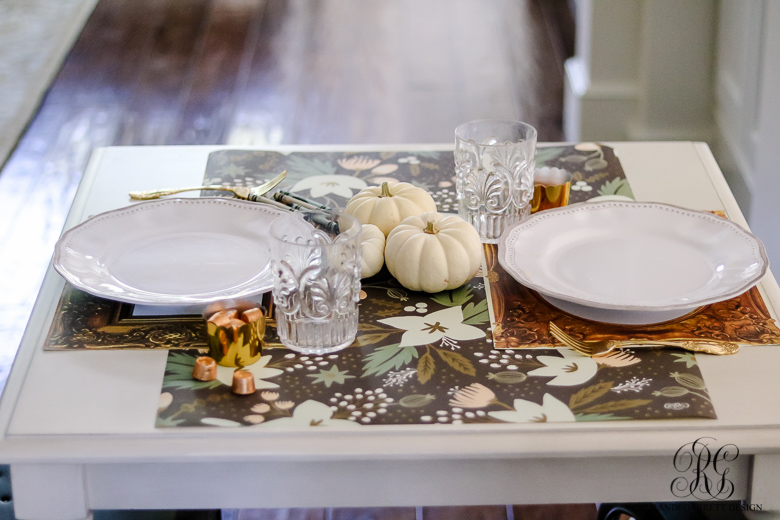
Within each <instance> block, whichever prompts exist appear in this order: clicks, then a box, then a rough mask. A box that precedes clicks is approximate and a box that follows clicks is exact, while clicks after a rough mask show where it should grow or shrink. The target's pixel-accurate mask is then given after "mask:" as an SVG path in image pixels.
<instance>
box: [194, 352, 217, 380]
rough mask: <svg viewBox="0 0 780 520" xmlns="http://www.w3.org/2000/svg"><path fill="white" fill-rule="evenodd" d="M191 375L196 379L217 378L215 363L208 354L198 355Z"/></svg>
mask: <svg viewBox="0 0 780 520" xmlns="http://www.w3.org/2000/svg"><path fill="white" fill-rule="evenodd" d="M192 377H194V378H195V379H197V380H198V381H214V380H215V379H216V378H217V363H216V362H215V361H214V360H213V359H212V358H210V357H208V356H200V357H199V358H198V359H196V360H195V366H194V367H193V368H192Z"/></svg>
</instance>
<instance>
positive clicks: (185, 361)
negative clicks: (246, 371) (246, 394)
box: [162, 352, 222, 390]
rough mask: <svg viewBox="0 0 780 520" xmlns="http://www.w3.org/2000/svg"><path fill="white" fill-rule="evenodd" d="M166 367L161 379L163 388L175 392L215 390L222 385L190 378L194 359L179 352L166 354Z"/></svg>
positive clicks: (217, 382) (216, 382)
mask: <svg viewBox="0 0 780 520" xmlns="http://www.w3.org/2000/svg"><path fill="white" fill-rule="evenodd" d="M168 356H169V357H168V367H167V369H166V372H165V376H164V377H163V385H162V386H163V388H173V389H176V390H198V389H201V388H216V387H218V386H220V385H221V384H222V383H220V382H219V381H217V380H216V379H215V380H214V381H198V380H196V379H193V378H192V369H193V367H194V366H195V358H194V357H192V356H189V355H187V354H183V353H181V352H169V353H168Z"/></svg>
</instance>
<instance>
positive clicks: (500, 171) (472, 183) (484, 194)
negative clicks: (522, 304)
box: [455, 119, 536, 244]
mask: <svg viewBox="0 0 780 520" xmlns="http://www.w3.org/2000/svg"><path fill="white" fill-rule="evenodd" d="M535 153H536V129H535V128H534V127H532V126H531V125H528V124H526V123H521V122H519V121H502V120H491V119H483V120H479V121H470V122H468V123H463V124H462V125H460V126H458V128H456V129H455V180H456V183H455V184H456V188H457V193H458V214H459V215H460V216H461V218H463V219H465V220H466V221H468V222H470V223H471V224H472V225H473V226H474V227H475V228H476V230H477V232H479V236H480V237H481V238H482V241H483V242H488V243H493V244H495V243H497V242H498V239H499V237H500V236H501V234H502V233H503V232H504V230H506V229H507V228H509V227H510V226H511V225H512V224H515V223H516V222H520V221H522V220H523V219H525V218H526V217H528V216H529V215H530V214H531V205H530V202H531V199H532V198H533V195H534V166H535V161H534V155H535Z"/></svg>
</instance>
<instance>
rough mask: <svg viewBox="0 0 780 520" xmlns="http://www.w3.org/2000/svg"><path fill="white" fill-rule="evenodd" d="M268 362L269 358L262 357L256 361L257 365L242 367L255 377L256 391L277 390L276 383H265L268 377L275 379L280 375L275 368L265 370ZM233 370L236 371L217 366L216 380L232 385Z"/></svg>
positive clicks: (231, 368)
mask: <svg viewBox="0 0 780 520" xmlns="http://www.w3.org/2000/svg"><path fill="white" fill-rule="evenodd" d="M269 361H271V356H262V357H261V358H260V359H258V360H257V363H254V364H252V365H249V366H248V367H244V370H248V371H250V372H252V375H254V376H255V388H256V389H258V390H262V389H265V388H279V385H277V384H276V383H271V382H270V381H265V379H267V378H269V377H276V376H278V375H279V374H281V373H282V371H281V370H279V369H277V368H266V365H267V364H268V362H269ZM235 370H236V369H235V368H233V367H223V366H221V365H217V379H218V380H219V381H220V382H221V383H222V384H225V385H228V386H230V385H232V384H233V372H235Z"/></svg>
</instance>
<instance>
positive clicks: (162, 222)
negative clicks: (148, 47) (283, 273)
mask: <svg viewBox="0 0 780 520" xmlns="http://www.w3.org/2000/svg"><path fill="white" fill-rule="evenodd" d="M285 213H286V212H285V211H283V210H280V209H277V208H274V207H271V206H268V205H264V204H258V203H256V202H246V201H242V200H236V199H227V198H217V197H214V198H192V199H165V200H155V201H150V202H141V203H138V204H134V205H132V206H128V207H125V208H121V209H117V210H113V211H108V212H106V213H101V214H100V215H96V216H94V217H92V218H90V219H88V220H87V221H85V222H83V223H82V224H79V225H78V226H75V227H73V228H72V229H70V230H68V231H66V232H65V233H64V234H63V235H62V238H60V240H59V241H58V242H57V245H56V247H55V252H54V268H55V269H56V270H57V272H58V273H60V274H61V275H62V276H63V277H64V278H65V279H66V280H67V281H68V282H70V283H71V284H72V285H74V286H75V287H77V288H79V289H81V290H84V291H86V292H88V293H91V294H94V295H95V296H100V297H103V298H109V299H112V300H119V301H123V302H128V303H137V304H145V305H197V304H202V303H210V302H214V301H218V300H226V299H234V298H245V297H249V296H252V295H256V294H259V293H262V292H266V291H268V290H270V289H271V286H272V278H271V273H270V267H269V262H270V251H269V234H268V229H269V227H270V224H271V222H273V221H274V220H275V219H276V218H277V217H278V216H280V215H283V214H285Z"/></svg>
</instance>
